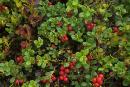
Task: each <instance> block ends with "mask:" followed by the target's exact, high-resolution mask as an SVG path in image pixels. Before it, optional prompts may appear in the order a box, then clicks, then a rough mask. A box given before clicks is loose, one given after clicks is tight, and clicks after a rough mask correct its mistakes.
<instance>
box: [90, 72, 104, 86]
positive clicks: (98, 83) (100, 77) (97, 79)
mask: <svg viewBox="0 0 130 87" xmlns="http://www.w3.org/2000/svg"><path fill="white" fill-rule="evenodd" d="M103 79H104V75H103V74H98V76H97V77H94V78H93V79H92V83H93V86H94V87H100V86H101V85H102V84H103Z"/></svg>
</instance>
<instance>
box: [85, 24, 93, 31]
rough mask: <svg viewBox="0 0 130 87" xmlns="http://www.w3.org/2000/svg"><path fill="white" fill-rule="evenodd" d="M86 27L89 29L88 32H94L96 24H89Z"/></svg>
mask: <svg viewBox="0 0 130 87" xmlns="http://www.w3.org/2000/svg"><path fill="white" fill-rule="evenodd" d="M86 27H87V30H88V31H92V30H93V28H94V23H87V24H86Z"/></svg>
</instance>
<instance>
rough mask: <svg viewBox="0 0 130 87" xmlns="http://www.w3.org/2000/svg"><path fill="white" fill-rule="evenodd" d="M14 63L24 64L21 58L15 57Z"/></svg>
mask: <svg viewBox="0 0 130 87" xmlns="http://www.w3.org/2000/svg"><path fill="white" fill-rule="evenodd" d="M16 62H17V63H19V64H21V63H23V62H24V58H23V56H18V57H16Z"/></svg>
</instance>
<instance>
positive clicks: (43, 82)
mask: <svg viewBox="0 0 130 87" xmlns="http://www.w3.org/2000/svg"><path fill="white" fill-rule="evenodd" d="M40 82H41V83H42V84H45V83H47V82H48V80H41V81H40Z"/></svg>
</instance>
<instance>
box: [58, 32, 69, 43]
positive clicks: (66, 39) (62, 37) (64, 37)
mask: <svg viewBox="0 0 130 87" xmlns="http://www.w3.org/2000/svg"><path fill="white" fill-rule="evenodd" d="M60 39H61V42H66V41H68V37H67V35H66V34H65V35H63V36H61V37H60Z"/></svg>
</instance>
